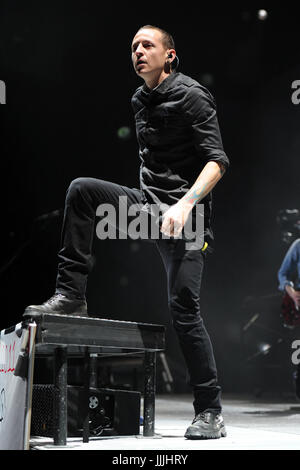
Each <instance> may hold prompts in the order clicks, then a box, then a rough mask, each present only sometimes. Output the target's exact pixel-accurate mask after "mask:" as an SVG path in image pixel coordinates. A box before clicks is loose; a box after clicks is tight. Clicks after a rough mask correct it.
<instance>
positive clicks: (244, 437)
mask: <svg viewBox="0 0 300 470" xmlns="http://www.w3.org/2000/svg"><path fill="white" fill-rule="evenodd" d="M191 401H192V397H191V395H189V396H187V395H158V396H157V398H156V425H155V436H154V437H143V435H142V428H141V435H140V436H129V437H123V436H122V437H118V436H117V437H116V436H113V437H91V438H90V442H89V443H86V444H83V442H82V439H80V438H69V439H68V441H67V446H64V447H59V446H54V445H53V440H52V439H50V438H44V437H38V438H36V437H34V438H33V437H32V438H31V440H30V448H31V449H33V450H51V449H56V450H58V449H62V450H116V451H117V450H120V451H122V450H124V451H127V450H128V451H136V452H138V451H139V450H158V451H166V450H176V449H181V450H184V449H186V450H188V449H190V450H256V449H259V450H272V449H273V450H300V402H299V401H297V399H296V398H290V399H286V400H283V399H281V400H278V399H270V398H261V399H257V398H254V397H245V396H226V395H224V396H223V416H224V419H225V423H226V428H227V437H226V438H221V439H212V440H197V441H192V440H187V439H185V438H184V437H183V435H184V432H185V430H186V428H187V426H189V424H190V423H191V421H192V419H193V408H192V404H191ZM118 455H119V454H117V453H116V456H118Z"/></svg>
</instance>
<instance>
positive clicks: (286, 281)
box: [278, 240, 300, 291]
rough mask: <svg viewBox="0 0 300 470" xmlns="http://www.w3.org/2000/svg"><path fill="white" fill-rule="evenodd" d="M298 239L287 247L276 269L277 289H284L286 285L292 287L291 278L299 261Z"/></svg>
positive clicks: (299, 243) (299, 247) (299, 245)
mask: <svg viewBox="0 0 300 470" xmlns="http://www.w3.org/2000/svg"><path fill="white" fill-rule="evenodd" d="M299 249H300V240H296V241H295V242H294V243H293V244H292V245H291V246H290V248H289V249H288V251H287V253H286V255H285V257H284V259H283V261H282V264H281V266H280V268H279V271H278V281H279V286H278V289H279V290H280V291H284V288H285V286H286V285H290V286H292V287H294V283H293V278H294V276H295V273H296V271H297V263H299V262H300V261H299Z"/></svg>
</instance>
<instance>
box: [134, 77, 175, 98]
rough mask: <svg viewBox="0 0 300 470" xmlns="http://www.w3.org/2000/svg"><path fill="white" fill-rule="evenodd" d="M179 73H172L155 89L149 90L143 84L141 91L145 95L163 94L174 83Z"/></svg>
mask: <svg viewBox="0 0 300 470" xmlns="http://www.w3.org/2000/svg"><path fill="white" fill-rule="evenodd" d="M178 75H179V73H178V72H172V73H171V74H170V75H169V76H168V77H167V78H165V79H164V80H163V81H162V82H161V83H160V84H159V85H157V87H155V88H153V89H150V88H148V87H147V85H146V83H144V85H143V87H142V89H143V91H144V92H146V93H149V94H150V93H154V92H155V93H160V94H163V93H165V92H166V91H167V90H168V89H169V88H170V87H171V86H172V84H173V83H174V81H175V80H176V78H177V77H178Z"/></svg>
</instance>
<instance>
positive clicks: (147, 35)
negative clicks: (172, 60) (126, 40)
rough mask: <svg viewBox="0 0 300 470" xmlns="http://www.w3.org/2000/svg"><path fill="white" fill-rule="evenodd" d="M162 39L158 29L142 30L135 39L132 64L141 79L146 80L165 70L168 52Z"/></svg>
mask: <svg viewBox="0 0 300 470" xmlns="http://www.w3.org/2000/svg"><path fill="white" fill-rule="evenodd" d="M162 38H163V36H162V33H161V32H160V31H159V30H157V29H141V30H140V31H138V33H137V34H136V35H135V37H134V38H133V41H132V46H131V52H132V63H133V67H134V69H135V71H136V73H137V74H138V75H139V76H140V77H142V78H145V77H147V76H149V75H150V74H153V73H158V72H161V71H162V70H163V69H164V66H165V63H166V60H167V57H168V50H167V49H166V48H165V46H164V44H163V42H162Z"/></svg>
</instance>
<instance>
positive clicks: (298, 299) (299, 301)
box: [285, 286, 300, 308]
mask: <svg viewBox="0 0 300 470" xmlns="http://www.w3.org/2000/svg"><path fill="white" fill-rule="evenodd" d="M285 290H286V292H287V293H288V295H289V296H290V297H291V299H293V301H294V302H295V306H296V308H300V291H297V290H295V289H294V288H293V287H292V286H285Z"/></svg>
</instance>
